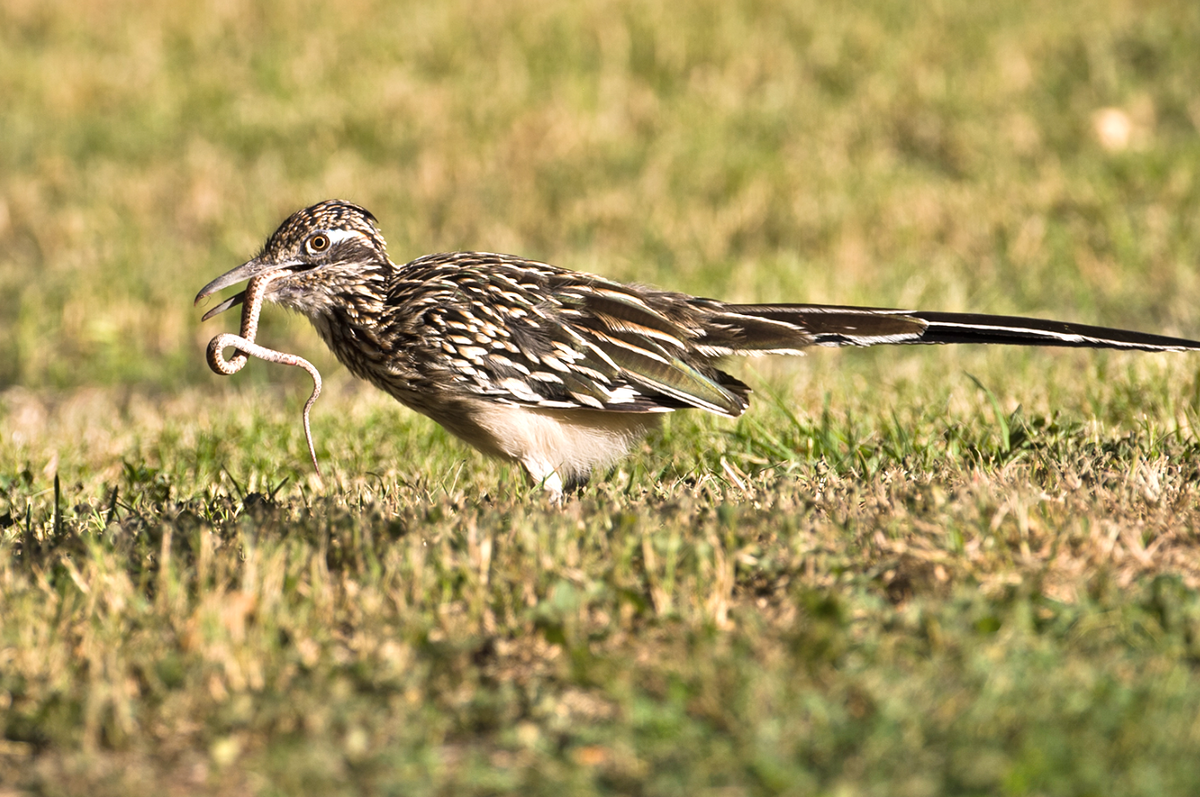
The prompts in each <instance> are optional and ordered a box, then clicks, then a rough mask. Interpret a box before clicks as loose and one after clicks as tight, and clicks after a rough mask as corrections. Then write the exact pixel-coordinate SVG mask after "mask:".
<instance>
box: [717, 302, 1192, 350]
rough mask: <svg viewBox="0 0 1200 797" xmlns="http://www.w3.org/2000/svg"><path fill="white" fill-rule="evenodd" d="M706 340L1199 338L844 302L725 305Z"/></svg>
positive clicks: (1133, 344)
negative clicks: (717, 326) (840, 304)
mask: <svg viewBox="0 0 1200 797" xmlns="http://www.w3.org/2000/svg"><path fill="white" fill-rule="evenodd" d="M722 310H723V311H724V312H723V314H722V317H721V322H722V323H721V328H722V329H725V330H728V334H727V335H726V334H717V335H715V336H714V339H712V340H710V341H708V342H709V343H711V344H712V348H713V349H714V350H724V351H727V352H728V353H731V354H734V353H742V354H753V353H763V354H768V353H775V354H792V353H799V352H800V351H801V350H802V349H804V348H807V347H808V346H875V345H879V344H934V343H993V344H1008V345H1015V346H1068V347H1080V348H1094V349H1129V350H1136V351H1188V350H1197V349H1200V341H1194V340H1186V339H1183V338H1173V337H1167V336H1165V335H1151V334H1147V333H1144V332H1132V331H1129V330H1124V329H1111V328H1108V327H1095V326H1088V325H1086V324H1071V323H1066V322H1063V321H1046V320H1042V319H1037V318H1020V317H1017V316H997V315H979V314H976V313H942V312H936V311H935V312H928V311H910V310H888V309H882V308H872V307H838V306H834V305H818V304H780V305H762V304H751V305H723V306H722Z"/></svg>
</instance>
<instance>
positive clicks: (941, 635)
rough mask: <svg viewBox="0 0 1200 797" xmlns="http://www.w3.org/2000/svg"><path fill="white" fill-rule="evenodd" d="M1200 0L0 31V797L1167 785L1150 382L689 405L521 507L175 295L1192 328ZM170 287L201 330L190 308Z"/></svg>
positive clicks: (819, 361)
mask: <svg viewBox="0 0 1200 797" xmlns="http://www.w3.org/2000/svg"><path fill="white" fill-rule="evenodd" d="M1197 41H1200V7H1197V6H1196V5H1195V3H1193V2H1184V1H1183V0H1180V2H1175V3H1172V2H1159V3H1154V2H1152V3H1133V2H1121V0H1096V1H1095V2H1085V3H1066V2H1059V3H1051V4H1047V5H1045V6H1044V7H1043V6H1037V7H1035V6H1034V5H1033V4H1029V5H1028V7H1026V6H1025V5H1022V4H1016V3H1002V2H986V1H985V2H968V0H946V2H942V3H935V4H927V5H926V6H914V5H912V4H907V3H900V2H895V1H894V0H890V1H889V0H880V1H879V2H867V3H860V4H852V5H847V6H845V7H843V6H840V5H837V4H829V3H816V2H801V1H799V0H797V1H796V2H790V1H789V2H778V3H771V2H754V1H752V0H733V1H732V2H731V1H730V0H697V2H694V3H688V4H680V3H666V2H655V1H654V0H651V2H645V3H636V2H629V1H628V0H597V2H563V1H562V0H549V1H548V2H537V3H535V2H529V1H528V0H515V1H514V2H510V3H488V2H481V1H480V0H447V1H446V2H442V3H437V4H433V3H413V2H400V3H383V2H372V1H371V0H342V2H339V3H329V2H316V0H312V1H311V2H308V1H306V0H264V2H261V3H258V4H236V3H227V2H226V3H220V2H214V3H210V4H202V5H196V4H179V3H168V2H162V1H161V0H155V1H153V2H130V1H129V0H98V1H97V2H92V3H73V4H72V3H56V2H44V3H38V2H32V1H31V0H9V2H5V3H3V4H0V96H2V97H3V98H4V100H3V106H4V109H3V111H0V527H2V528H0V730H2V731H3V733H2V736H0V797H16V796H17V795H21V796H22V797H23V796H24V795H34V794H37V795H43V794H44V795H60V794H61V795H68V794H93V795H107V794H111V795H126V794H179V795H192V794H213V795H226V794H228V795H243V794H263V795H275V794H278V795H293V794H322V795H328V794H361V793H368V794H374V793H379V794H404V795H421V794H456V795H457V794H480V795H484V794H502V793H520V794H531V795H532V794H554V795H562V794H640V795H676V794H679V795H695V794H714V795H717V794H720V795H742V794H747V795H750V794H796V795H809V794H828V795H847V796H849V795H889V796H890V795H912V796H913V797H917V796H919V795H1022V794H1036V795H1080V796H1081V797H1082V796H1083V795H1194V794H1197V793H1200V437H1198V435H1197V429H1198V428H1200V358H1198V356H1197V355H1183V354H1162V355H1150V354H1129V353H1113V352H1084V351H1071V350H1067V351H1055V350H1014V349H1000V348H988V349H980V348H970V347H946V348H942V347H937V348H906V349H902V348H879V349H870V350H862V351H832V350H820V351H815V352H813V353H812V354H811V355H810V356H808V357H805V358H803V359H796V360H791V361H772V360H747V361H742V362H733V363H730V364H729V370H730V371H731V372H733V373H736V374H737V375H738V376H739V377H740V378H742V379H744V380H745V381H747V382H748V383H750V384H751V385H752V386H753V387H754V389H755V396H754V399H755V402H754V406H753V407H752V408H751V410H750V412H749V413H747V415H745V416H744V417H743V418H741V419H739V420H738V421H736V422H733V421H727V420H722V419H717V418H713V417H710V416H705V415H702V414H700V413H694V412H693V413H679V414H677V415H675V416H673V417H671V418H670V419H669V420H668V423H667V424H666V426H665V427H664V429H663V430H662V431H661V432H657V433H655V434H654V435H652V436H651V437H650V438H648V439H647V441H646V442H645V443H644V444H643V445H642V446H640V447H639V448H637V449H636V450H635V451H634V453H633V455H632V456H630V457H629V458H628V459H626V460H625V461H623V462H622V463H620V465H619V466H618V467H616V468H615V469H614V470H613V471H612V472H610V473H606V474H598V475H597V478H595V479H594V480H593V483H592V484H591V485H590V486H589V487H588V488H587V489H585V490H584V491H583V492H582V493H581V494H580V495H578V496H577V497H575V498H573V499H572V500H570V501H569V502H568V503H567V505H566V506H565V507H564V508H562V509H556V508H553V507H550V506H547V505H546V502H545V501H544V499H543V497H542V496H541V495H540V493H539V491H538V490H537V489H535V488H533V487H531V486H530V485H528V484H527V483H526V482H525V481H524V480H523V478H522V475H521V473H520V472H519V470H518V469H517V468H515V467H512V466H509V465H506V464H502V463H497V462H494V461H490V460H487V459H484V458H483V457H482V456H480V455H479V454H477V453H475V452H474V451H472V450H470V449H468V448H466V447H465V446H463V445H462V444H460V443H458V442H457V441H455V440H454V438H452V437H451V436H449V435H448V434H447V433H445V432H444V431H443V430H441V429H440V428H438V427H436V426H435V425H434V424H432V423H431V422H430V421H428V420H426V419H424V418H422V417H420V416H417V415H414V414H413V413H411V412H409V411H408V410H405V409H403V408H402V407H400V406H399V405H397V404H396V403H395V402H393V401H392V400H391V399H389V398H387V397H386V396H384V395H382V394H379V393H378V392H376V391H374V390H373V389H372V388H370V387H369V386H367V385H364V384H360V383H356V382H354V381H353V380H352V378H351V377H349V375H348V374H347V373H346V372H345V371H344V369H341V368H340V366H338V365H337V364H336V362H335V361H334V360H333V358H332V356H331V355H330V354H329V353H328V352H327V351H325V350H324V347H323V345H322V344H321V343H320V341H319V340H318V338H317V336H316V334H315V332H314V331H313V330H312V329H311V328H309V327H308V325H307V324H306V323H305V322H303V321H301V320H299V319H297V318H295V317H290V316H288V315H287V314H286V313H285V312H283V311H281V310H278V309H276V308H270V307H269V308H268V309H267V310H266V312H265V313H264V321H263V325H262V328H261V331H260V335H259V341H260V342H261V343H263V344H264V345H267V346H270V347H272V348H275V349H280V350H283V351H288V352H294V353H296V354H298V355H300V356H303V357H306V358H308V359H310V360H312V361H313V362H314V363H315V364H316V365H317V366H318V367H319V368H320V369H321V371H322V373H323V374H324V375H325V378H326V392H325V393H324V394H323V395H322V397H321V399H320V400H319V401H318V403H317V405H316V407H315V409H314V414H313V431H314V436H315V439H316V446H317V454H318V456H319V458H320V460H321V465H322V468H323V469H324V471H325V476H326V479H325V481H324V482H321V481H320V480H319V479H317V478H316V476H315V474H314V473H313V472H312V466H311V464H310V463H309V462H308V455H307V450H306V448H305V443H304V438H303V434H302V431H301V428H300V410H301V407H302V406H303V403H304V400H305V398H307V395H308V391H309V387H310V383H309V381H308V377H307V376H305V374H304V373H303V372H301V371H299V370H296V369H288V368H283V367H280V366H276V365H270V364H267V363H263V362H259V361H252V362H251V363H250V365H249V366H247V367H246V369H245V370H244V371H242V372H241V373H239V374H237V375H236V376H233V377H228V378H226V377H218V376H216V375H214V374H212V373H211V372H210V371H209V370H208V368H207V366H206V365H205V363H204V347H205V345H206V343H207V342H208V340H209V339H210V338H211V337H212V336H214V335H215V334H217V333H218V332H221V331H231V330H232V329H233V327H234V325H235V324H236V319H234V318H232V317H231V316H220V317H218V318H217V319H216V320H213V321H209V322H207V323H204V324H201V323H200V316H201V314H202V310H201V309H196V308H193V307H192V304H191V299H192V297H193V296H194V295H195V293H196V291H197V290H198V289H199V288H200V287H201V286H202V285H204V284H205V283H206V282H208V281H209V280H210V279H212V278H213V277H215V276H217V275H218V274H221V273H223V272H224V271H226V270H228V269H229V268H231V267H232V266H234V265H237V264H238V263H240V262H242V261H244V260H246V259H247V258H249V257H251V256H253V255H254V254H255V253H256V252H257V251H258V248H259V247H261V245H262V243H263V241H264V240H265V238H266V236H267V235H268V234H269V233H270V232H271V231H272V230H273V229H274V228H275V226H276V225H277V224H278V223H279V221H280V220H281V219H282V218H284V217H285V216H286V215H287V214H289V213H290V212H292V211H293V210H296V209H298V208H299V207H302V206H305V205H308V204H311V203H313V202H316V201H318V200H321V199H326V198H331V197H341V198H345V199H349V200H353V201H356V202H359V203H361V204H363V205H365V206H367V207H368V208H370V209H371V210H372V211H373V212H374V213H375V215H376V216H378V217H379V219H380V223H381V226H382V228H383V231H384V233H385V235H386V236H387V238H388V242H389V251H390V253H391V255H392V258H393V259H394V260H396V261H398V262H404V261H407V260H409V259H411V258H413V257H416V256H418V255H420V254H424V253H427V252H434V251H447V250H455V249H483V250H491V251H502V252H513V253H517V254H522V255H525V256H529V257H533V258H537V259H541V260H546V261H549V262H553V263H557V264H560V265H563V266H568V267H572V268H577V269H580V270H586V271H592V272H596V273H601V274H604V275H605V276H608V277H612V278H615V279H622V280H635V281H639V282H645V283H649V284H654V285H658V286H661V287H667V288H672V289H676V290H683V291H687V292H690V293H695V294H700V295H706V296H714V297H719V298H724V299H730V300H736V301H743V302H753V301H772V302H774V301H787V300H794V301H827V302H834V303H841V304H867V305H876V306H913V307H920V308H922V309H939V310H967V311H978V312H994V313H1003V314H1024V315H1036V316H1041V317H1048V318H1058V319H1062V320H1073V321H1079V322H1083V323H1091V324H1103V325H1108V326H1118V327H1126V328H1132V329H1140V330H1144V331H1149V332H1161V333H1165V334H1174V335H1182V336H1188V337H1192V338H1200V312H1198V311H1197V309H1196V308H1197V307H1198V306H1200V93H1198V92H1197V89H1196V87H1197V86H1200V57H1197V55H1196V53H1195V49H1196V44H1195V43H1196V42H1197ZM210 306H211V305H210Z"/></svg>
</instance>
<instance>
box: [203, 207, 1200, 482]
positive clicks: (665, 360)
mask: <svg viewBox="0 0 1200 797" xmlns="http://www.w3.org/2000/svg"><path fill="white" fill-rule="evenodd" d="M241 282H248V284H247V287H246V290H245V291H243V292H242V293H239V294H237V295H235V296H233V297H230V298H229V299H227V300H225V301H224V302H222V303H221V304H219V305H217V306H216V307H214V308H213V309H212V310H210V311H209V312H208V313H206V314H205V316H204V320H207V319H209V318H211V317H212V316H214V315H217V314H218V313H221V312H223V311H225V310H228V309H229V308H230V307H233V306H234V305H236V304H238V303H244V307H243V314H242V329H241V334H240V335H231V334H224V335H218V336H217V337H216V338H214V339H213V341H212V343H211V344H210V345H209V353H208V361H209V364H210V365H211V366H212V368H213V370H215V371H217V372H218V373H225V374H231V373H234V372H236V371H237V370H239V369H240V368H241V367H242V366H244V365H245V362H246V358H247V355H250V356H254V357H259V358H262V359H265V360H269V361H271V362H280V363H284V364H288V365H295V366H299V367H302V368H305V369H306V370H307V371H308V372H309V373H310V374H311V375H312V377H313V380H314V390H313V394H312V396H311V397H310V399H309V401H308V404H307V405H306V406H305V411H304V423H305V435H306V438H307V440H308V445H309V453H310V455H312V458H313V464H314V467H316V454H315V452H314V451H313V447H312V440H311V435H309V432H308V410H309V408H310V407H311V406H312V403H313V402H314V401H315V400H316V397H317V395H318V394H319V393H320V375H319V374H318V373H317V370H316V369H315V368H314V367H313V366H312V365H311V364H310V363H308V362H307V361H305V360H302V359H301V358H299V357H296V356H295V355H290V354H285V353H282V352H277V351H273V350H271V349H266V348H264V347H262V346H260V345H258V344H257V343H255V340H254V338H255V335H256V332H257V326H258V315H259V312H260V310H261V306H262V303H263V302H264V301H268V302H274V303H275V304H280V305H283V306H284V307H286V308H288V309H290V310H294V311H296V312H298V313H300V314H302V315H304V316H306V317H307V318H308V319H309V320H310V321H311V322H312V325H313V326H314V327H315V328H316V330H317V333H318V334H319V335H320V336H321V338H322V339H323V340H324V341H325V343H326V344H327V345H328V346H329V348H330V349H332V350H333V353H334V354H335V355H336V356H337V358H338V360H340V361H341V362H342V364H343V365H345V366H346V367H347V368H349V369H350V372H351V373H353V374H354V375H355V376H357V377H359V378H361V379H365V380H367V381H368V382H370V383H371V384H373V385H375V386H376V387H378V388H380V389H381V390H384V391H386V392H387V393H389V394H390V395H391V396H393V397H394V398H395V399H397V400H398V401H399V402H400V403H402V404H404V405H405V406H408V407H411V408H412V409H414V410H416V411H417V412H420V413H422V414H424V415H428V416H429V417H430V418H432V419H433V420H435V421H437V422H438V423H440V424H441V425H442V426H444V427H445V428H446V429H447V430H449V431H450V432H452V433H453V434H454V435H456V436H458V437H460V438H462V439H463V440H465V441H466V442H468V443H470V444H471V445H473V446H475V447H476V448H478V449H479V450H480V451H482V452H484V453H485V454H489V455H491V456H494V457H499V458H501V459H505V460H509V461H512V462H519V463H520V464H521V466H522V467H523V468H524V469H525V471H526V473H528V474H529V476H530V478H531V479H532V480H533V481H534V482H535V483H537V484H540V485H542V486H543V487H544V488H545V489H546V490H547V491H548V492H549V493H550V496H551V499H552V500H554V501H559V500H561V499H562V495H563V491H564V490H569V489H572V488H573V487H575V486H578V485H582V484H583V483H585V482H586V481H587V479H588V476H589V475H590V474H591V472H592V471H593V470H594V469H596V468H602V467H606V466H608V465H610V464H612V463H613V462H615V461H616V460H617V459H619V458H620V457H621V456H622V455H624V454H625V453H626V452H627V451H628V450H629V448H630V446H631V445H632V444H633V443H634V442H635V441H637V440H638V439H640V438H641V437H642V436H643V435H645V434H646V433H647V432H648V431H649V430H650V429H652V428H653V427H654V426H655V424H656V423H657V422H658V421H659V419H660V418H661V417H662V415H663V413H667V412H672V411H674V410H678V409H687V408H697V409H702V410H707V411H708V412H713V413H716V414H718V415H723V416H725V417H728V418H736V417H738V416H739V415H741V414H742V413H743V412H744V411H745V410H746V407H747V405H748V402H749V396H750V388H749V387H747V386H746V385H745V384H744V383H742V382H741V381H739V380H738V379H736V378H735V377H733V376H730V375H729V374H727V373H725V372H724V371H722V370H719V369H718V367H717V363H718V362H719V361H720V360H721V359H722V358H724V357H729V356H731V355H762V354H802V353H804V350H805V349H807V348H809V347H810V346H874V345H876V344H882V343H893V344H901V343H1005V344H1014V345H1027V346H1074V347H1091V348H1109V349H1135V350H1140V351H1184V350H1194V349H1200V342H1196V341H1191V340H1183V339H1179V338H1170V337H1164V336H1161V335H1148V334H1143V333H1140V332H1129V331H1124V330H1117V329H1106V328H1103V327H1094V326H1084V325H1082V324H1068V323H1063V322H1060V321H1043V320H1037V319H1031V318H1015V317H1007V316H989V315H975V314H970V313H942V312H925V311H908V310H887V309H879V308H864V307H839V306H832V305H813V304H729V303H727V302H721V301H716V300H713V299H702V298H698V297H695V296H688V295H686V294H682V293H672V292H669V291H662V290H656V289H654V288H648V287H643V286H639V285H626V284H623V283H619V282H613V281H612V280H608V279H605V278H603V277H599V276H596V275H593V274H584V273H579V272H575V271H569V270H567V269H563V268H559V267H557V266H552V265H549V264H547V263H538V262H535V261H531V260H525V259H523V258H519V257H514V256H511V255H500V254H492V253H488V252H454V253H448V254H436V255H426V256H425V257H421V258H418V259H416V260H414V261H412V262H411V263H408V264H407V265H403V266H397V265H396V264H394V263H393V262H392V261H391V260H390V259H389V258H388V254H387V245H386V243H385V242H384V239H383V236H382V235H381V234H380V232H379V227H378V224H377V221H376V219H375V217H374V216H372V215H371V214H370V213H369V212H368V211H367V210H365V209H364V208H361V207H359V206H358V205H354V204H351V203H349V202H344V201H341V200H330V201H327V202H322V203H320V204H318V205H313V206H312V207H310V208H305V209H304V210H301V211H298V212H296V213H295V214H293V215H292V216H291V217H290V218H288V219H287V220H286V221H284V222H283V224H281V225H280V227H279V229H277V230H276V231H275V233H274V234H273V235H272V236H271V237H270V238H269V239H268V240H267V243H266V246H265V247H264V248H263V251H262V252H261V253H260V254H259V255H258V256H257V257H255V258H254V259H253V260H250V261H249V262H247V263H245V264H243V265H241V266H238V267H237V268H235V269H233V270H232V271H230V272H228V273H227V274H224V275H222V276H220V277H217V278H216V279H215V280H213V281H212V282H210V283H209V284H208V285H205V286H204V288H202V289H201V291H200V293H198V294H197V295H196V303H199V302H200V300H201V299H204V298H205V297H208V296H211V295H212V294H214V293H216V292H217V291H219V290H221V289H222V288H226V287H229V286H231V285H236V284H238V283H241ZM228 348H233V349H235V350H236V353H235V355H234V357H233V358H231V359H229V360H227V359H225V357H224V355H223V351H224V349H228ZM318 472H319V469H318Z"/></svg>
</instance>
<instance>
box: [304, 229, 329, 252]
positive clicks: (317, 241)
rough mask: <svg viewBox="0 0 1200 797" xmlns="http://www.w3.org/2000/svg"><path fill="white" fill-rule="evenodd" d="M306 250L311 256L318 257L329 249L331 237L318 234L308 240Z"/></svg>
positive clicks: (305, 245)
mask: <svg viewBox="0 0 1200 797" xmlns="http://www.w3.org/2000/svg"><path fill="white" fill-rule="evenodd" d="M304 248H305V249H307V250H308V253H309V254H310V255H318V254H320V253H321V252H324V251H325V250H326V249H328V248H329V236H328V235H324V234H322V233H317V234H316V235H314V236H312V237H311V238H309V239H308V241H307V242H306V243H305V244H304Z"/></svg>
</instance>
